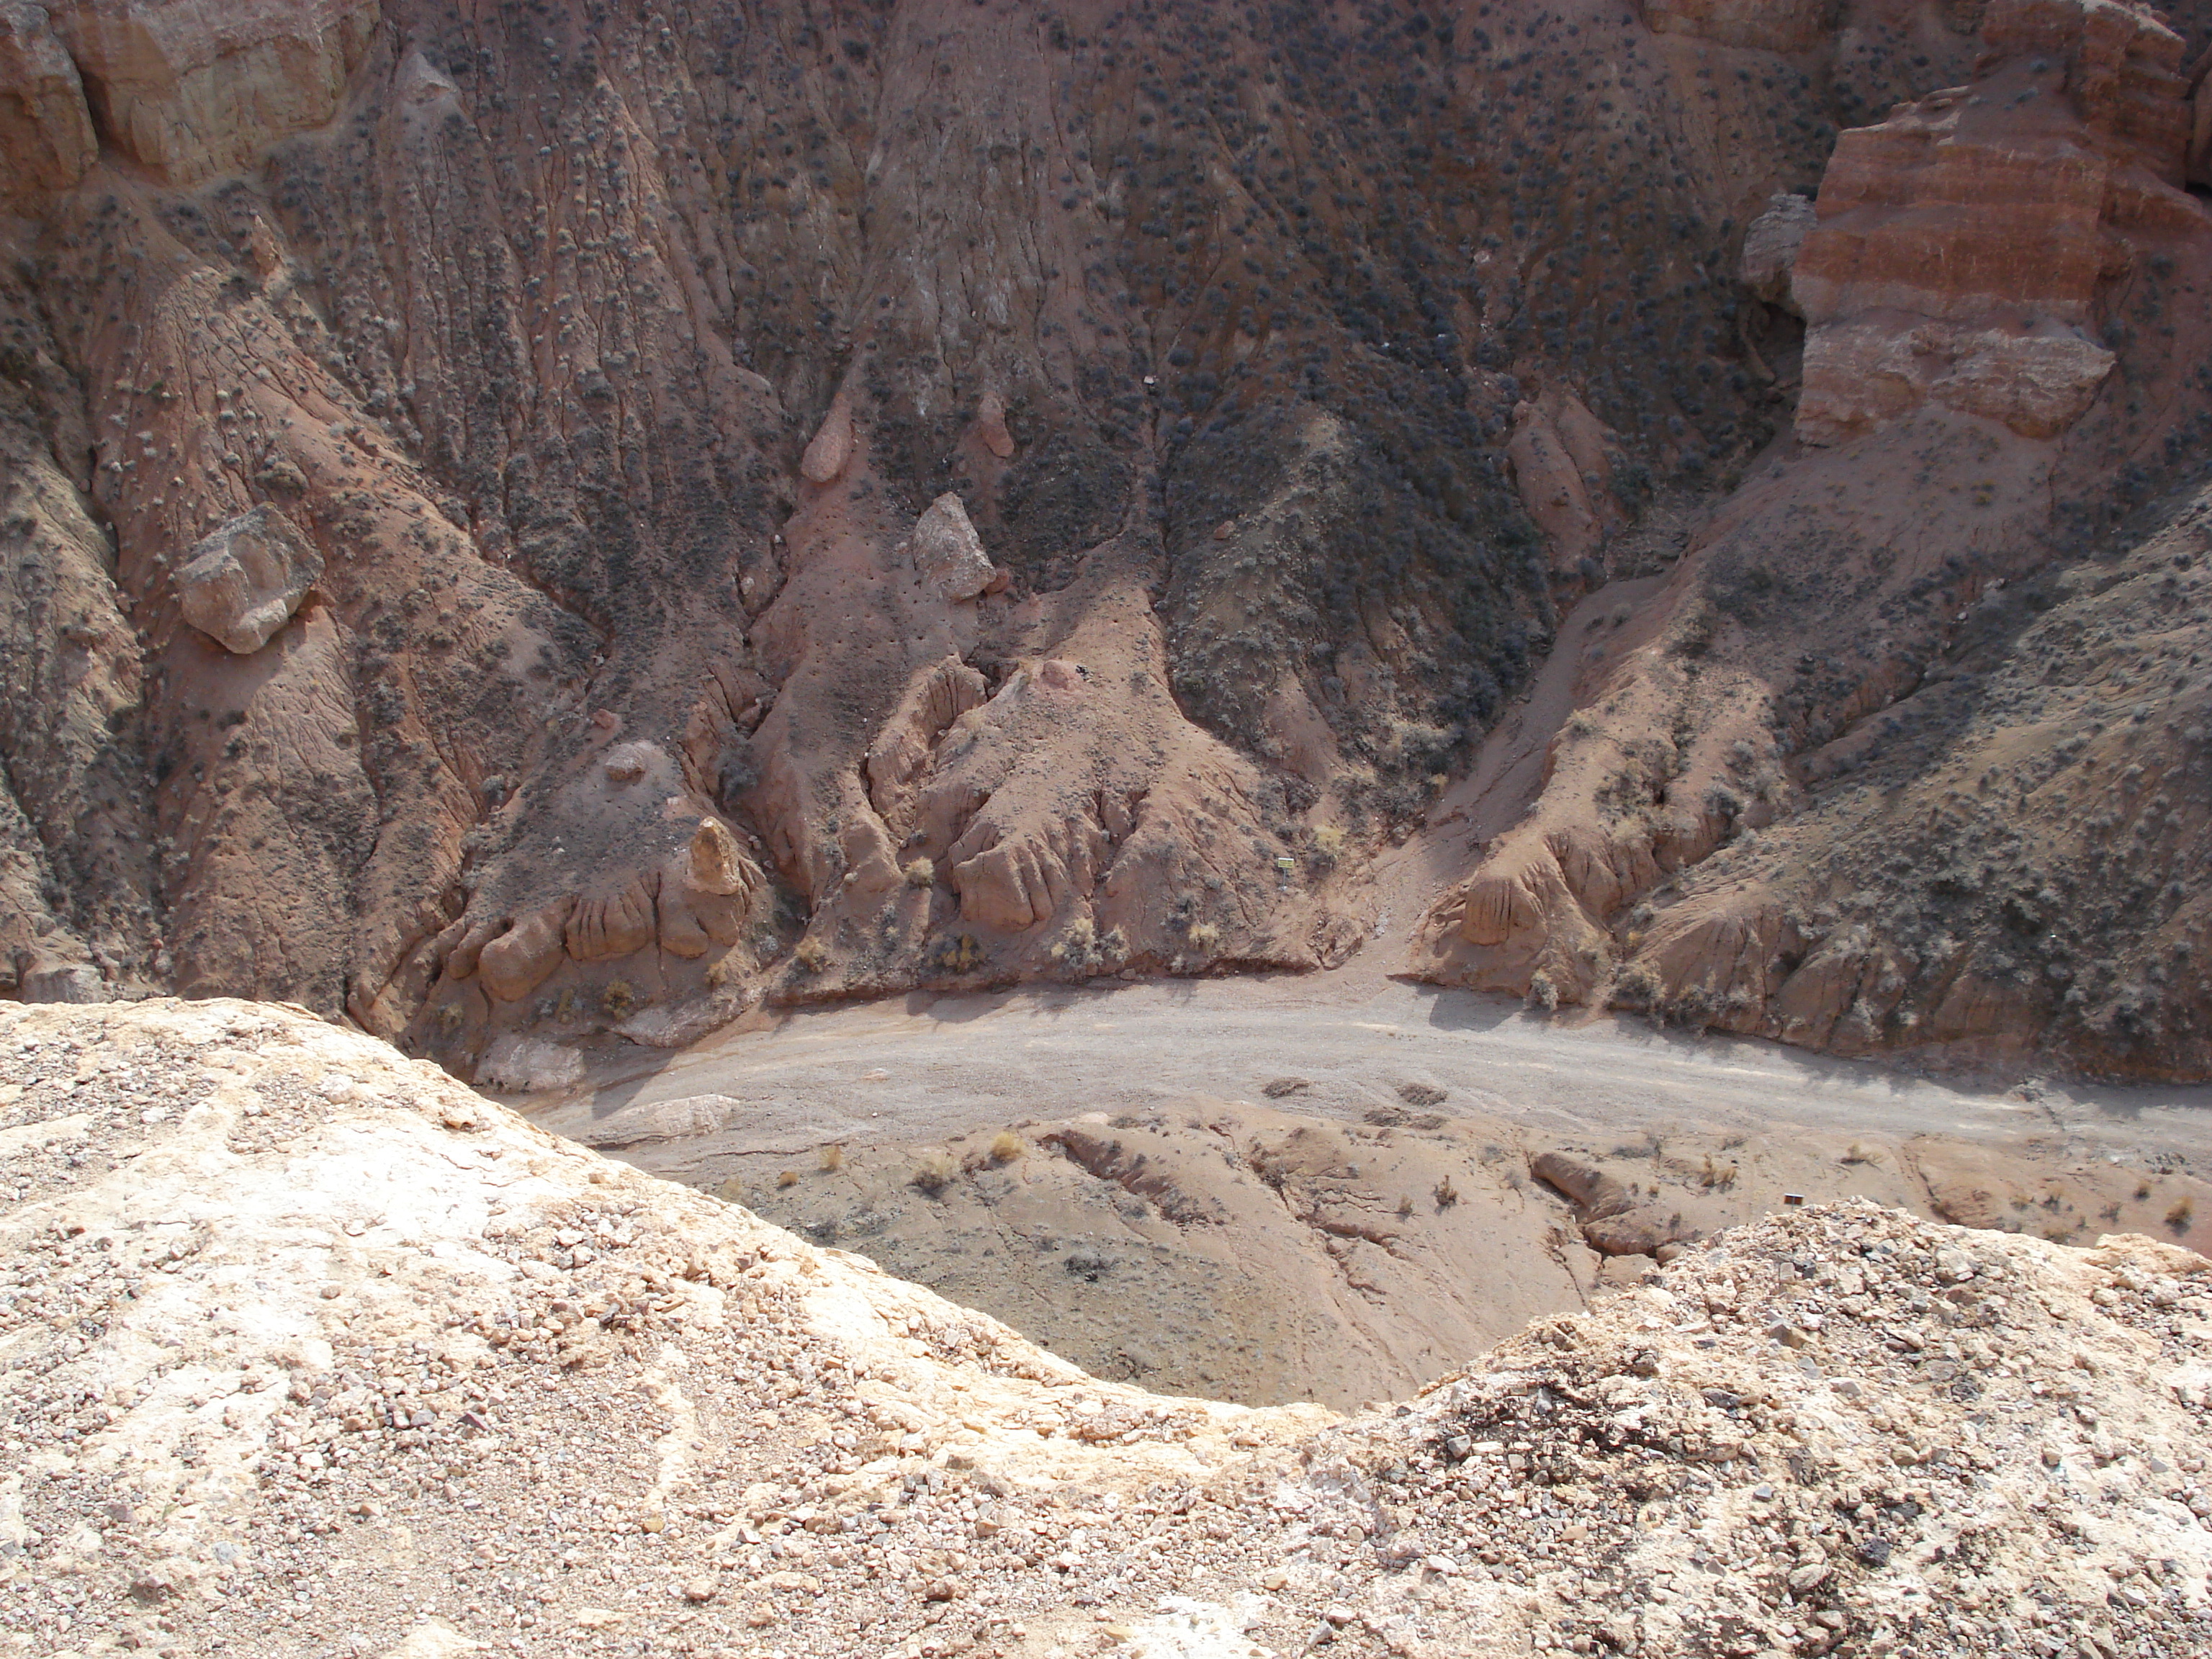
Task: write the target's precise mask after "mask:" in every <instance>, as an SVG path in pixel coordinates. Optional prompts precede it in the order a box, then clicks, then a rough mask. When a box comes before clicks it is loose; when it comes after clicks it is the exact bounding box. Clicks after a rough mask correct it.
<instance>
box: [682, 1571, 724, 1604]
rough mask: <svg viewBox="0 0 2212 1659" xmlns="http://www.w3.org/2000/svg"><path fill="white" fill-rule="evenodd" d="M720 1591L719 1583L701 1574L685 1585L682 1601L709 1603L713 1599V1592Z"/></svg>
mask: <svg viewBox="0 0 2212 1659" xmlns="http://www.w3.org/2000/svg"><path fill="white" fill-rule="evenodd" d="M719 1589H721V1584H720V1582H719V1581H717V1580H716V1579H714V1578H712V1577H708V1575H706V1574H704V1573H702V1574H701V1575H700V1576H699V1577H696V1578H694V1579H691V1580H690V1582H688V1583H685V1585H684V1600H685V1601H713V1600H714V1594H715V1592H716V1591H718V1590H719Z"/></svg>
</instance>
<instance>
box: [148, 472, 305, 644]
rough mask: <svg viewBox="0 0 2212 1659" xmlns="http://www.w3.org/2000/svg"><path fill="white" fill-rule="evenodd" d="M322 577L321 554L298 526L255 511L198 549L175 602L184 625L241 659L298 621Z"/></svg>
mask: <svg viewBox="0 0 2212 1659" xmlns="http://www.w3.org/2000/svg"><path fill="white" fill-rule="evenodd" d="M322 574H323V559H322V555H320V554H319V553H318V552H316V551H315V548H314V544H313V543H311V542H310V541H308V540H307V538H306V537H304V536H302V535H301V533H300V532H298V531H297V530H296V529H295V528H294V527H293V525H292V521H291V520H289V519H287V518H286V517H285V516H284V515H283V513H279V512H277V511H276V509H275V508H274V507H266V506H263V507H254V508H253V509H252V510H251V511H250V512H246V513H240V514H239V515H238V516H237V517H236V518H234V519H233V520H230V521H229V522H228V524H225V525H224V526H222V528H221V529H219V530H216V531H215V532H212V533H211V534H210V535H208V536H206V537H204V538H202V539H201V541H200V542H199V543H198V544H197V545H196V546H195V547H194V548H193V549H192V550H191V555H190V556H188V557H187V558H186V559H185V564H184V568H182V569H180V570H179V571H178V573H177V600H178V605H179V607H180V608H181V609H182V611H184V616H185V621H186V622H188V623H191V625H192V626H193V627H194V628H197V629H199V631H200V632H201V633H203V634H204V635H207V636H208V637H209V638H210V639H211V640H213V641H216V643H217V644H218V645H220V646H222V648H223V649H224V650H226V651H230V652H234V653H236V654H237V655H239V656H241V657H243V656H246V655H248V654H250V653H252V652H255V651H258V650H259V649H260V648H261V647H263V646H264V645H266V644H268V643H269V641H270V639H271V638H272V637H274V635H276V630H277V629H280V628H282V627H283V626H284V624H285V623H288V622H289V621H291V620H292V613H293V612H294V611H297V610H298V609H299V608H300V601H301V599H305V598H306V597H307V590H308V589H309V588H310V587H312V586H314V584H315V582H316V581H317V580H319V579H320V577H321V576H322Z"/></svg>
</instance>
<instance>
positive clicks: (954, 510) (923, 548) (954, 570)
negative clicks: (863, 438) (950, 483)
mask: <svg viewBox="0 0 2212 1659" xmlns="http://www.w3.org/2000/svg"><path fill="white" fill-rule="evenodd" d="M911 546H912V550H913V554H914V568H915V571H916V572H917V573H919V574H920V575H921V579H922V580H923V582H924V583H925V584H927V586H929V587H931V588H932V589H933V590H934V591H935V592H937V593H938V594H939V596H940V597H942V598H944V599H952V600H960V599H974V598H975V596H976V595H977V594H979V593H981V592H982V591H983V590H984V589H985V588H987V587H988V586H990V585H991V580H992V578H993V577H994V576H996V575H997V574H999V573H998V572H997V571H996V570H994V568H992V566H991V561H990V559H989V558H988V557H987V556H986V555H985V554H984V552H983V544H982V542H981V540H980V539H979V538H977V536H976V534H975V526H974V525H973V524H972V523H970V522H969V518H968V509H967V508H966V507H963V506H962V505H961V502H960V498H959V496H957V495H954V494H952V493H951V491H950V490H948V491H946V492H945V494H944V495H939V497H938V498H937V499H936V500H935V501H932V502H931V503H930V504H929V505H928V506H927V507H925V508H924V509H923V510H922V514H921V518H919V519H917V520H915V526H914V539H913V541H912V543H911Z"/></svg>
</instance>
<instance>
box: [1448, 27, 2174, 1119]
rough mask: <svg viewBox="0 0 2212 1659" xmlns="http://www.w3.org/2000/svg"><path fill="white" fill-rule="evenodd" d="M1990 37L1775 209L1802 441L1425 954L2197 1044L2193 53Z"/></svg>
mask: <svg viewBox="0 0 2212 1659" xmlns="http://www.w3.org/2000/svg"><path fill="white" fill-rule="evenodd" d="M1980 37H1981V40H1982V41H1983V44H1984V47H1985V51H1984V54H1983V56H1982V57H1981V58H1980V59H1979V60H1978V64H1976V66H1975V69H1974V74H1973V77H1972V80H1970V81H1968V82H1966V84H1965V85H1963V86H1961V87H1959V88H1953V89H1950V90H1947V91H1944V92H1942V93H1939V94H1933V95H1932V96H1930V97H1929V98H1928V99H1927V100H1923V101H1921V102H1918V103H1914V104H1910V105H1905V106H1900V107H1899V109H1898V110H1896V111H1895V112H1893V113H1892V115H1891V116H1890V118H1888V119H1887V121H1884V122H1882V123H1881V124H1880V125H1875V126H1872V127H1869V128H1867V129H1864V130H1861V131H1853V132H1850V133H1847V134H1845V135H1844V137H1843V138H1842V139H1841V140H1840V141H1839V142H1838V148H1837V150H1836V153H1835V155H1834V157H1833V158H1832V161H1831V164H1830V166H1829V167H1828V169H1827V172H1826V175H1825V177H1824V179H1823V180H1822V183H1821V186H1820V195H1819V198H1818V202H1817V204H1816V217H1815V220H1814V222H1813V223H1812V224H1811V225H1810V226H1809V227H1802V218H1803V215H1802V210H1797V209H1780V210H1777V209H1770V210H1769V212H1768V214H1767V215H1766V216H1765V217H1764V218H1763V219H1762V221H1761V224H1762V225H1764V226H1765V230H1764V231H1762V232H1761V233H1760V234H1758V235H1756V236H1755V237H1754V238H1753V242H1752V244H1751V245H1749V246H1748V247H1747V253H1748V254H1751V255H1755V256H1756V262H1755V269H1753V270H1750V271H1748V272H1747V276H1748V277H1749V278H1750V279H1751V280H1752V281H1753V282H1754V283H1759V284H1760V285H1762V286H1763V287H1764V288H1765V290H1766V291H1768V292H1772V291H1774V290H1775V288H1776V285H1777V283H1778V282H1780V281H1782V280H1783V273H1782V272H1781V271H1780V270H1779V269H1778V267H1779V265H1780V264H1781V262H1782V260H1783V258H1784V256H1785V254H1786V243H1787V240H1788V233H1790V232H1791V227H1792V225H1793V224H1795V225H1797V226H1799V227H1801V228H1803V229H1804V234H1803V239H1802V244H1801V245H1800V246H1799V248H1798V251H1797V252H1796V254H1795V255H1794V257H1793V258H1791V261H1790V264H1791V268H1790V270H1789V272H1788V273H1787V281H1788V283H1789V291H1790V295H1791V296H1792V298H1791V303H1792V304H1793V305H1794V307H1796V309H1797V310H1799V311H1800V312H1802V314H1803V315H1804V316H1805V318H1806V319H1807V321H1808V333H1807V336H1806V340H1805V346H1804V358H1803V374H1804V382H1803V392H1802V396H1801V398H1800V399H1799V403H1798V406H1797V411H1796V433H1795V436H1796V440H1797V442H1796V445H1795V446H1794V447H1790V446H1785V447H1778V449H1777V450H1776V451H1775V452H1774V453H1772V454H1771V456H1770V457H1769V458H1768V459H1767V461H1766V462H1765V465H1762V466H1761V467H1760V468H1759V469H1758V470H1757V471H1755V472H1754V474H1753V477H1751V478H1750V479H1749V481H1748V482H1747V483H1745V484H1744V485H1743V486H1742V488H1741V489H1739V490H1738V491H1737V492H1736V493H1735V495H1733V496H1732V497H1731V498H1730V499H1729V501H1727V502H1726V503H1725V504H1723V506H1722V507H1720V508H1719V509H1718V510H1717V511H1716V512H1715V513H1713V514H1712V516H1711V518H1710V520H1707V521H1706V522H1705V524H1704V526H1702V527H1701V528H1699V529H1698V530H1697V531H1696V532H1694V534H1693V535H1692V538H1691V539H1690V544H1689V547H1688V550H1687V552H1686V556H1685V557H1684V559H1683V560H1682V562H1681V563H1680V565H1679V566H1678V567H1677V568H1676V569H1675V571H1674V574H1673V575H1672V576H1671V578H1670V579H1669V580H1668V583H1667V585H1666V586H1665V587H1664V589H1663V590H1662V592H1661V593H1660V594H1659V595H1658V597H1657V599H1656V600H1655V601H1654V602H1653V603H1652V604H1651V605H1649V606H1648V607H1646V608H1645V609H1644V611H1642V612H1641V613H1640V614H1638V615H1637V616H1636V617H1634V618H1633V622H1632V625H1629V624H1630V618H1629V617H1626V616H1625V615H1624V616H1621V617H1615V618H1614V619H1613V623H1614V624H1616V625H1614V626H1613V627H1611V628H1610V630H1609V631H1601V632H1600V634H1599V637H1598V638H1597V639H1596V641H1595V643H1594V644H1593V645H1592V646H1590V647H1589V649H1588V651H1587V653H1586V655H1585V657H1584V659H1583V660H1582V661H1581V662H1580V663H1578V664H1577V670H1578V674H1577V685H1576V693H1575V699H1576V702H1577V705H1578V707H1577V708H1576V710H1575V711H1574V712H1573V714H1571V716H1569V717H1568V718H1566V719H1565V721H1564V723H1563V724H1562V725H1561V726H1559V729H1558V730H1557V732H1555V733H1554V735H1553V738H1552V739H1551V743H1550V746H1549V749H1548V751H1547V757H1546V777H1545V781H1544V785H1543V787H1542V789H1541V793H1539V794H1538V796H1537V798H1536V799H1535V801H1534V805H1533V806H1532V807H1531V808H1530V809H1529V810H1528V812H1527V813H1526V815H1525V816H1524V817H1522V818H1521V819H1520V820H1519V822H1517V823H1514V824H1513V825H1512V827H1510V829H1506V830H1505V831H1504V833H1503V834H1499V835H1498V836H1495V837H1494V838H1493V839H1492V840H1491V841H1490V842H1488V843H1487V844H1486V847H1485V848H1483V850H1482V852H1481V854H1480V863H1479V865H1478V866H1477V868H1476V869H1475V870H1474V872H1473V873H1472V874H1471V875H1470V876H1468V878H1465V879H1463V880H1462V881H1460V882H1459V883H1457V884H1455V886H1454V887H1453V888H1452V889H1451V890H1449V891H1448V892H1446V893H1445V894H1444V895H1443V897H1442V898H1441V899H1440V900H1439V901H1438V902H1437V904H1436V905H1435V906H1434V907H1433V908H1432V909H1431V911H1430V913H1429V915H1427V917H1426V919H1425V924H1424V927H1423V928H1422V930H1421V933H1420V935H1419V939H1417V940H1416V942H1415V945H1414V949H1413V966H1414V968H1415V969H1416V970H1417V971H1419V972H1420V973H1422V974H1424V975H1429V976H1431V977H1435V978H1437V979H1442V980H1445V981H1454V982H1462V983H1470V984H1475V985H1482V986H1488V987H1496V988H1500V989H1510V990H1513V991H1516V992H1521V993H1523V994H1527V995H1528V996H1529V997H1530V998H1531V1000H1534V1001H1536V1002H1538V1003H1540V1004H1541V1005H1542V1006H1557V1005H1559V1004H1562V1003H1565V1004H1590V1005H1605V1004H1611V1005H1613V1006H1625V1007H1631V1008H1639V1009H1649V1010H1650V1011H1652V1012H1656V1013H1659V1014H1661V1015H1662V1017H1666V1018H1679V1019H1681V1020H1684V1021H1686V1022H1688V1023H1692V1024H1704V1025H1719V1026H1723V1027H1725V1028H1727V1029H1729V1030H1741V1031H1747V1032H1758V1033H1761V1034H1765V1035H1769V1036H1777V1037H1780V1038H1782V1039H1784V1040H1785V1041H1790V1042H1802V1043H1807V1044H1809V1045H1813V1046H1816V1047H1822V1048H1834V1049H1840V1050H1843V1051H1845V1052H1861V1053H1863V1052H1878V1051H1882V1050H1898V1049H1911V1048H1921V1049H1926V1050H1931V1051H1932V1052H1934V1053H1935V1054H1939V1055H1941V1054H1953V1055H1957V1056H1962V1057H1970V1058H1972V1059H1975V1060H1991V1059H1998V1060H2004V1061H2006V1062H2008V1063H2018V1062H2019V1061H2020V1060H2021V1059H2022V1058H2024V1057H2025V1056H2027V1055H2028V1054H2039V1053H2040V1054H2056V1055H2057V1056H2061V1057H2063V1060H2064V1061H2065V1062H2066V1063H2069V1064H2074V1065H2087V1066H2094V1067H2096V1068H2098V1069H2100V1070H2103V1071H2107V1072H2112V1073H2126V1074H2135V1075H2142V1076H2175V1075H2183V1076H2186V1075H2197V1074H2201V1073H2202V1072H2203V1068H2204V1066H2206V1064H2207V1054H2208V1050H2207V1048H2206V1046H2205V1045H2206V1042H2207V1040H2208V1038H2207V1033H2208V1031H2212V1025H2208V1023H2207V1020H2208V1013H2212V1011H2208V1009H2207V1007H2206V1006H2205V1004H2204V1002H2203V994H2202V993H2203V984H2204V981H2203V976H2202V975H2200V974H2197V973H2196V972H2194V971H2193V970H2192V969H2190V967H2189V965H2188V964H2189V963H2191V962H2192V961H2194V960H2195V959H2196V955H2195V953H2197V952H2198V951H2201V950H2203V948H2204V947H2205V945H2206V943H2207V939H2206V935H2205V933H2204V927H2205V917H2204V911H2203V890H2202V888H2203V884H2202V882H2201V880H2200V879H2199V872H2197V866H2196V859H2197V850H2198V849H2199V848H2201V847H2202V845H2203V833H2202V832H2203V826H2204V823H2205V822H2206V811H2205V798H2204V792H2203V788H2202V787H2201V783H2202V779H2203V771H2204V755H2203V747H2202V745H2203V731H2204V728H2203V720H2202V719H2201V718H2200V714H2201V709H2202V704H2203V694H2204V689H2205V680H2204V675H2203V671H2202V670H2203V660H2202V659H2203V656H2204V654H2205V652H2206V649H2207V646H2208V641H2207V639H2206V636H2205V635H2204V632H2203V617H2202V610H2201V607H2198V606H2195V605H2191V603H2190V602H2189V595H2190V593H2191V592H2192V591H2193V584H2195V583H2196V582H2197V580H2199V574H2198V565H2199V563H2200V561H2201V557H2202V552H2203V550H2202V548H2201V546H2200V545H2199V541H2200V540H2201V537H2200V533H2199V532H2198V530H2197V524H2198V521H2199V520H2200V519H2201V517H2202V515H2203V510H2204V501H2205V499H2206V497H2205V483H2204V474H2203V468H2202V466H2201V464H2200V463H2199V461H2198V459H2197V457H2198V456H2199V455H2200V454H2201V449H2202V435H2203V431H2204V430H2205V427H2206V422H2207V421H2208V418H2212V410H2208V408H2207V406H2206V404H2205V403H2204V399H2203V390H2204V388H2203V374H2202V372H2201V368H2202V363H2203V356H2204V353H2205V351H2206V349H2208V347H2212V336H2208V335H2207V334H2206V333H2205V331H2203V326H2202V320H2203V319H2202V311H2201V307H2198V306H2197V305H2196V303H2195V301H2194V300H2193V299H2192V298H2191V297H2190V296H2194V295H2201V294H2202V293H2203V291H2205V290H2206V289H2207V288H2208V286H2212V216H2208V215H2207V214H2206V212H2205V210H2204V209H2203V204H2202V203H2201V202H2200V201H2199V199H2198V198H2197V197H2194V196H2192V195H2191V194H2189V193H2187V192H2186V191H2185V190H2184V188H2183V187H2182V186H2183V182H2184V179H2185V174H2186V170H2187V167H2188V165H2189V163H2188V159H2187V152H2188V140H2189V134H2190V132H2191V121H2192V119H2193V115H2192V111H2193V109H2194V108H2195V107H2197V105H2196V104H2195V103H2194V102H2193V101H2192V100H2193V98H2194V97H2195V96H2196V94H2192V91H2191V88H2192V85H2195V84H2197V77H2196V76H2195V75H2194V72H2193V71H2191V72H2185V42H2184V40H2183V39H2182V37H2181V34H2180V33H2178V32H2177V28H2176V27H2169V26H2168V23H2167V21H2166V20H2165V19H2164V18H2163V17H2162V16H2161V15H2160V14H2156V13H2154V12H2153V11H2152V10H2150V9H2148V8H2146V7H2140V6H2125V5H2115V4H2101V3H2100V4H2092V5H2074V4H2051V3H2025V0H2020V3H2008V0H2000V3H1994V4H1992V5H1991V6H1990V7H1989V8H1988V9H1987V12H1986V14H1985V15H1984V18H1983V20H1982V21H1981V24H1980ZM2123 617H2124V618H2125V621H2123V620H2122V618H2123ZM2077 939H2078V940H2082V941H2084V946H2083V948H2081V950H2079V951H2077V950H2076V949H2075V944H2074V941H2075V940H2077ZM2090 939H2094V940H2095V941H2096V943H2095V944H2094V945H2087V940H2090Z"/></svg>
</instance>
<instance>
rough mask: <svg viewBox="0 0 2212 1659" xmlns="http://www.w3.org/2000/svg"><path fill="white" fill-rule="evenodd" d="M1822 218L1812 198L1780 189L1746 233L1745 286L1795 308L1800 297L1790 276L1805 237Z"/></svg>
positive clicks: (1788, 308) (1772, 301) (1769, 300)
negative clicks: (1816, 210) (1791, 290)
mask: <svg viewBox="0 0 2212 1659" xmlns="http://www.w3.org/2000/svg"><path fill="white" fill-rule="evenodd" d="M1819 218H1820V216H1819V214H1818V213H1816V212H1815V211H1814V207H1813V203H1812V200H1811V198H1810V197H1804V196H1800V195H1798V194H1796V192H1795V191H1777V192H1776V194H1775V195H1774V197H1773V198H1772V199H1771V200H1770V201H1769V202H1768V203H1767V204H1766V211H1765V212H1764V213H1762V214H1760V215H1759V217H1757V218H1756V219H1753V221H1752V222H1751V228H1749V229H1748V230H1747V231H1745V232H1744V234H1743V282H1744V286H1745V287H1746V288H1748V289H1750V290H1751V291H1752V292H1753V294H1755V295H1758V296H1759V298H1760V299H1762V300H1764V301H1766V303H1767V304H1769V305H1771V306H1780V307H1783V308H1784V310H1786V311H1796V309H1797V301H1796V298H1795V297H1794V296H1792V295H1791V294H1790V274H1791V273H1792V272H1793V271H1794V270H1796V265H1797V255H1798V252H1799V251H1800V250H1801V249H1802V248H1803V247H1804V246H1805V238H1806V236H1807V235H1808V234H1809V233H1810V232H1811V230H1812V228H1813V227H1814V224H1815V223H1817V222H1819Z"/></svg>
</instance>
